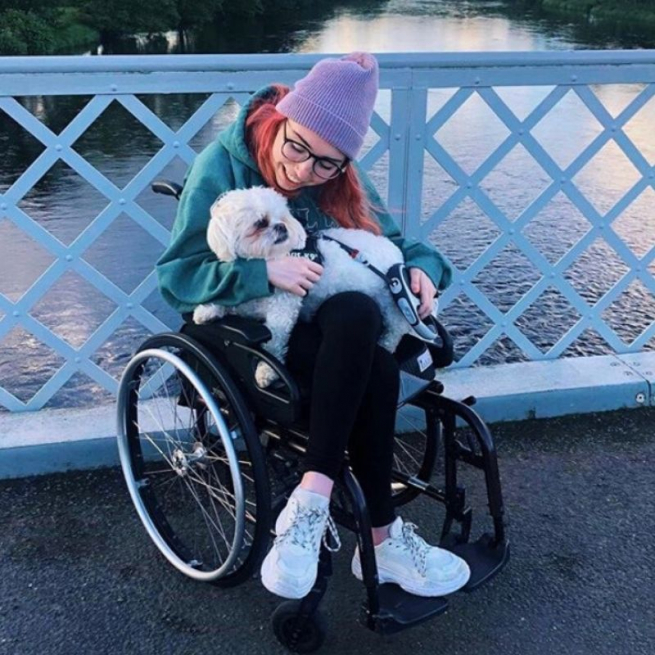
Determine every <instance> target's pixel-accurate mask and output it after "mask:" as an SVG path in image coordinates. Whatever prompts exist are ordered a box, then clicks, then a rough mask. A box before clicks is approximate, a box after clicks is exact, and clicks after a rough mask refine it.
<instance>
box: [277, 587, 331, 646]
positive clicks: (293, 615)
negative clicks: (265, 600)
mask: <svg viewBox="0 0 655 655" xmlns="http://www.w3.org/2000/svg"><path fill="white" fill-rule="evenodd" d="M300 607H301V601H300V600H288V601H285V602H284V603H280V604H279V605H278V606H277V607H276V608H275V611H274V612H273V615H272V616H271V622H272V624H273V632H274V633H275V636H276V637H277V640H278V641H279V642H280V643H281V644H282V645H283V646H284V647H285V648H287V649H288V650H290V651H291V652H292V653H313V652H314V651H317V650H318V649H319V648H320V647H321V646H322V645H323V642H324V641H325V634H326V632H327V628H326V621H325V617H324V616H323V614H321V613H320V611H319V610H318V609H317V610H315V611H314V613H313V614H312V615H311V616H308V617H306V618H301V617H300V616H299V612H300Z"/></svg>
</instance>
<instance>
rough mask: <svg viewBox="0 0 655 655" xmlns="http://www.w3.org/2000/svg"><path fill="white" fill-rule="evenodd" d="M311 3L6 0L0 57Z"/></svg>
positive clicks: (1, 2) (1, 1)
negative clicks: (1, 55)
mask: <svg viewBox="0 0 655 655" xmlns="http://www.w3.org/2000/svg"><path fill="white" fill-rule="evenodd" d="M307 1H308V0H239V1H238V2H230V0H136V1H135V0H0V54H10V55H14V54H15V55H18V54H26V55H33V54H49V53H51V52H53V51H55V50H56V49H58V48H61V47H62V45H65V44H67V43H71V44H73V43H74V42H78V43H79V42H85V41H86V42H93V41H95V42H97V41H100V42H101V43H106V42H107V41H110V40H111V39H113V38H117V37H120V36H122V35H125V34H135V33H149V34H154V33H157V32H165V31H168V30H179V31H181V32H184V31H187V30H190V29H193V28H194V27H198V26H200V25H204V24H206V23H207V22H209V21H212V20H213V19H214V18H216V17H219V16H229V17H238V16H240V15H242V16H244V17H246V16H253V15H257V14H260V13H264V12H265V11H266V10H267V9H273V7H275V8H285V9H289V8H293V7H294V6H296V5H301V4H303V3H305V2H307Z"/></svg>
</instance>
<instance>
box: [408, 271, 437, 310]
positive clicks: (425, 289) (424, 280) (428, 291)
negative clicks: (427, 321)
mask: <svg viewBox="0 0 655 655" xmlns="http://www.w3.org/2000/svg"><path fill="white" fill-rule="evenodd" d="M409 276H410V282H411V285H412V292H413V293H415V294H416V295H417V296H418V297H419V298H420V299H421V304H420V305H419V308H418V315H419V317H420V318H421V320H423V319H424V318H426V317H428V316H429V315H430V314H431V313H432V310H433V309H434V297H435V295H436V294H437V288H436V287H435V286H434V284H432V280H431V279H430V278H429V277H428V276H427V274H426V273H425V271H422V270H421V269H420V268H410V269H409Z"/></svg>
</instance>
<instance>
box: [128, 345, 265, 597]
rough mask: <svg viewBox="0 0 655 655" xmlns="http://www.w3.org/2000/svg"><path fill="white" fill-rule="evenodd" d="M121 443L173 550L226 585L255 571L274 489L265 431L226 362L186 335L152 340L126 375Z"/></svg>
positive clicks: (136, 484)
mask: <svg viewBox="0 0 655 655" xmlns="http://www.w3.org/2000/svg"><path fill="white" fill-rule="evenodd" d="M151 426H153V427H151ZM118 442H119V450H120V455H121V464H122V466H123V473H124V475H125V479H126V482H127V486H128V489H129V491H130V495H131V496H132V500H133V502H134V504H135V507H136V509H137V512H138V514H139V516H140V518H141V520H142V522H143V524H144V526H145V527H146V530H147V531H148V533H149V535H150V537H151V538H152V540H153V541H154V543H155V545H156V546H157V547H158V548H159V550H160V551H161V553H162V554H163V555H164V556H165V557H166V559H168V560H169V562H171V564H173V565H174V566H175V567H176V568H177V569H178V570H180V571H181V572H182V573H184V574H185V575H187V576H189V577H191V578H194V579H196V580H201V581H204V582H211V583H213V584H217V585H220V586H231V585H235V584H238V583H240V582H243V581H245V580H246V579H248V578H249V577H250V576H251V575H252V574H253V573H254V571H255V570H256V568H257V567H258V566H259V565H260V564H261V561H262V560H263V557H264V555H265V552H266V547H267V543H268V535H269V531H270V525H271V507H270V503H271V498H270V489H269V484H268V474H267V470H266V465H265V461H264V454H263V450H262V447H261V443H260V441H259V435H258V434H257V431H256V429H255V426H254V423H253V421H252V418H251V416H250V413H249V411H248V409H247V405H246V404H245V401H244V400H243V397H242V395H241V394H240V392H239V390H238V388H237V387H236V385H235V384H234V382H233V381H232V380H231V379H230V375H229V373H228V372H227V370H226V368H225V366H223V365H222V364H221V363H220V362H219V361H217V360H216V359H215V358H214V357H213V356H212V355H211V354H210V353H209V352H208V351H207V350H206V349H204V348H203V347H202V346H200V345H199V344H198V343H197V342H195V341H194V340H192V339H190V338H188V337H186V336H184V335H181V334H177V333H169V334H161V335H156V336H154V337H151V338H150V339H147V340H146V341H145V342H144V343H143V344H142V346H141V347H140V348H139V350H138V351H137V353H136V354H135V356H134V357H133V358H132V360H131V361H130V362H129V363H128V365H127V367H126V369H125V372H124V374H123V377H122V379H121V382H120V386H119V394H118Z"/></svg>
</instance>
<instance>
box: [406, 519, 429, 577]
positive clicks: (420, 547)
mask: <svg viewBox="0 0 655 655" xmlns="http://www.w3.org/2000/svg"><path fill="white" fill-rule="evenodd" d="M417 528H418V526H417V525H416V524H414V523H403V527H402V543H403V545H404V546H405V548H406V549H408V550H409V552H410V554H411V556H412V560H413V561H414V564H415V565H416V568H417V569H418V572H419V573H420V574H421V575H422V576H423V577H425V575H426V574H427V556H428V552H429V551H430V546H428V544H427V543H426V542H425V540H424V539H423V538H422V537H419V536H418V535H417V534H416V530H417Z"/></svg>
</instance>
